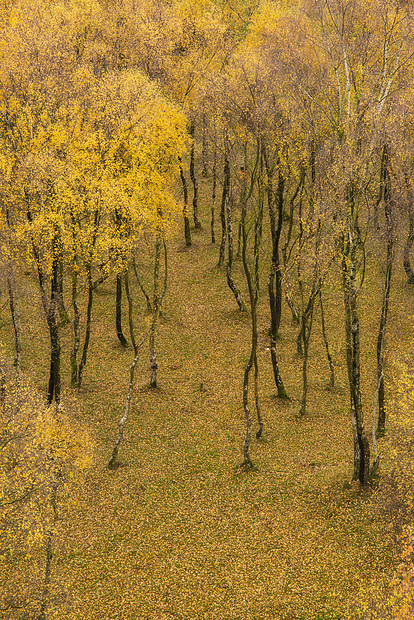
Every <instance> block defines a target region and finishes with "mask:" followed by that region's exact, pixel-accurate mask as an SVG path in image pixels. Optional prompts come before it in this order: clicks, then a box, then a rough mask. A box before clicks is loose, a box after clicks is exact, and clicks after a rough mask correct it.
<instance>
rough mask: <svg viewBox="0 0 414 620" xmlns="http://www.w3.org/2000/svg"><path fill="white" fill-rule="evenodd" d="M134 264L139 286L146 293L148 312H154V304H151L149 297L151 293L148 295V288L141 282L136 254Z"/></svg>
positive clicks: (133, 258)
mask: <svg viewBox="0 0 414 620" xmlns="http://www.w3.org/2000/svg"><path fill="white" fill-rule="evenodd" d="M132 264H133V267H134V273H135V278H136V280H137V283H138V286H139V288H140V289H141V291H142V294H143V295H144V297H145V301H146V302H147V312H150V313H152V304H151V300H150V298H149V295H148V293H147V291H146V290H145V288H144V285H143V284H142V282H141V278H140V277H139V274H138V269H137V263H136V260H135V256H133V257H132Z"/></svg>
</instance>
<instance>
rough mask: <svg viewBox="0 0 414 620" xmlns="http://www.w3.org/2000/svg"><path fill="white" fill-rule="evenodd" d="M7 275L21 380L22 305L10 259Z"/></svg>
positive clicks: (17, 369)
mask: <svg viewBox="0 0 414 620" xmlns="http://www.w3.org/2000/svg"><path fill="white" fill-rule="evenodd" d="M8 270H9V272H8V275H7V288H8V291H9V303H10V313H11V317H12V321H13V330H14V349H15V358H14V367H15V368H16V374H17V379H18V380H19V381H20V379H21V374H22V351H23V346H22V328H21V323H20V307H19V299H18V297H17V286H16V278H15V275H14V270H13V265H12V262H11V261H10V263H9V267H8Z"/></svg>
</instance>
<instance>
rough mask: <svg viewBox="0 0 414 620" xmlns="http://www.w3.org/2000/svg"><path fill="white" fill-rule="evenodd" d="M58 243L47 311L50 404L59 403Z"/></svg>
mask: <svg viewBox="0 0 414 620" xmlns="http://www.w3.org/2000/svg"><path fill="white" fill-rule="evenodd" d="M58 245H59V243H58V241H57V240H56V239H55V241H54V244H53V254H54V258H53V263H52V279H51V297H50V303H49V307H48V311H47V324H48V328H49V335H50V372H49V387H48V392H47V402H48V403H49V404H51V403H52V402H53V399H54V400H55V401H56V403H57V404H59V403H60V389H61V382H60V336H59V327H60V323H59V321H58V320H57V313H58V299H57V298H58V296H59V288H58V277H59V258H58V256H59V253H58V252H59V250H58Z"/></svg>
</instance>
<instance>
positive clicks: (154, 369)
mask: <svg viewBox="0 0 414 620" xmlns="http://www.w3.org/2000/svg"><path fill="white" fill-rule="evenodd" d="M161 245H162V238H161V234H160V233H159V232H157V237H156V240H155V259H154V296H153V301H152V308H153V314H152V323H151V329H150V335H149V349H150V365H151V378H150V387H151V388H154V389H155V388H156V387H157V376H158V363H157V354H156V351H155V333H156V329H157V323H158V316H159V310H160V299H159V293H158V288H159V273H160V257H161Z"/></svg>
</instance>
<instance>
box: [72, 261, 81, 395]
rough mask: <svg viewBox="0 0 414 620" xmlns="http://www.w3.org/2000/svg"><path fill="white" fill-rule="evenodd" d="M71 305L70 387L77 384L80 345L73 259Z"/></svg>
mask: <svg viewBox="0 0 414 620" xmlns="http://www.w3.org/2000/svg"><path fill="white" fill-rule="evenodd" d="M72 307H73V349H72V351H71V354H70V367H71V381H70V384H71V386H72V387H77V385H78V359H77V358H78V351H79V346H80V311H79V306H78V275H77V267H76V261H75V268H74V270H73V274H72Z"/></svg>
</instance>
